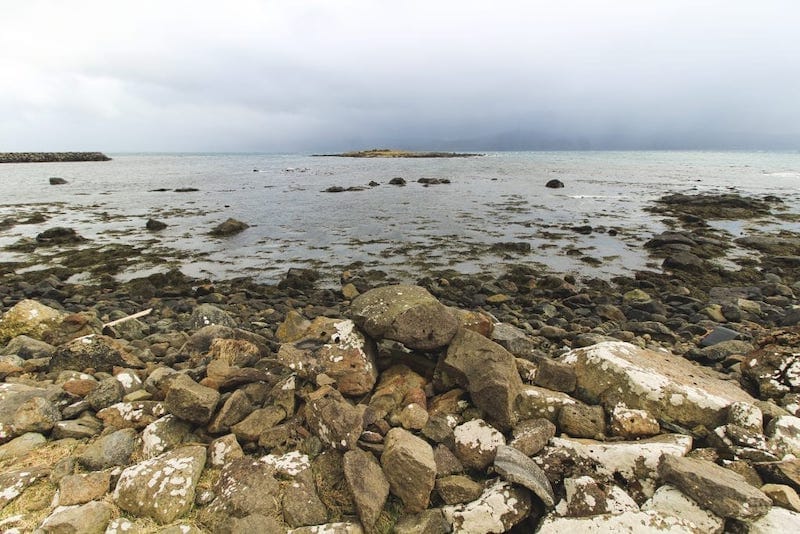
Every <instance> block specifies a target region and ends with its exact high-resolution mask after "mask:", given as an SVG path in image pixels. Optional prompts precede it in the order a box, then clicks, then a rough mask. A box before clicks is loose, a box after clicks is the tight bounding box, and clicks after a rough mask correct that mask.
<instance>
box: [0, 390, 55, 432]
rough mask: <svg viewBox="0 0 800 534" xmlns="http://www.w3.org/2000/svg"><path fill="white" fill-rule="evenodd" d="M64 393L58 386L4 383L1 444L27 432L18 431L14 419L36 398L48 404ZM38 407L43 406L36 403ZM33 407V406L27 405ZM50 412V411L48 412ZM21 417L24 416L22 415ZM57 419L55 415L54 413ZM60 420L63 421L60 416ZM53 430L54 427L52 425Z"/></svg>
mask: <svg viewBox="0 0 800 534" xmlns="http://www.w3.org/2000/svg"><path fill="white" fill-rule="evenodd" d="M62 393H63V391H62V390H61V388H59V387H58V386H49V387H46V388H45V387H34V386H27V385H25V384H16V383H2V384H0V443H2V442H4V441H6V440H8V439H9V438H13V437H16V436H17V435H19V434H24V433H25V432H24V431H22V432H20V431H18V430H16V429H15V426H14V419H15V418H16V417H17V412H18V411H20V410H21V409H22V410H23V412H25V411H26V410H27V409H23V406H26V405H27V403H28V402H29V401H31V400H32V399H34V398H41V399H43V400H44V401H46V402H48V403H53V402H54V401H56V400H57V399H58V398H59V397H60V395H61V394H62ZM35 402H36V405H40V406H41V404H40V403H39V402H38V401H35ZM27 406H29V407H31V405H27ZM47 411H48V412H49V410H47ZM23 412H21V413H20V415H22V413H23ZM52 416H53V417H55V413H52ZM58 419H61V416H60V414H59V416H58ZM50 427H51V428H52V425H50Z"/></svg>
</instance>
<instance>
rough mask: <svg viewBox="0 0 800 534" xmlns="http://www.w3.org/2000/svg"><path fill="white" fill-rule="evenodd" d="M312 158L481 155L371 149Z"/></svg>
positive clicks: (460, 156)
mask: <svg viewBox="0 0 800 534" xmlns="http://www.w3.org/2000/svg"><path fill="white" fill-rule="evenodd" d="M314 156H332V157H339V158H471V157H475V156H483V154H465V153H458V152H415V151H412V150H395V149H392V148H371V149H369V150H355V151H352V152H342V153H341V154H314Z"/></svg>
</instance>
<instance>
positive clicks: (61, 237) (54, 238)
mask: <svg viewBox="0 0 800 534" xmlns="http://www.w3.org/2000/svg"><path fill="white" fill-rule="evenodd" d="M83 241H86V238H85V237H81V236H80V235H78V232H76V231H75V230H73V229H72V228H64V227H62V226H54V227H53V228H48V229H47V230H45V231H44V232H42V233H40V234H37V235H36V244H37V245H40V246H52V245H71V244H74V243H81V242H83Z"/></svg>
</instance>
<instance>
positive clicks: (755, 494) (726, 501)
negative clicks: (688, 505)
mask: <svg viewBox="0 0 800 534" xmlns="http://www.w3.org/2000/svg"><path fill="white" fill-rule="evenodd" d="M658 471H659V474H660V475H661V478H662V479H663V480H664V481H665V482H667V483H669V484H672V485H673V486H675V487H677V488H678V489H679V490H681V491H682V492H683V493H685V494H686V495H688V496H689V497H691V498H692V499H693V500H695V501H696V502H697V503H698V504H700V506H702V507H704V508H707V509H709V510H711V511H712V512H714V513H715V514H717V515H718V516H720V517H725V518H728V517H732V518H736V519H743V520H754V519H757V518H759V517H761V516H763V515H764V514H766V513H767V511H769V508H770V507H771V506H772V501H771V500H770V498H769V497H767V496H766V495H765V494H764V493H763V492H762V491H760V490H758V489H756V488H754V487H753V486H751V485H750V484H748V483H747V481H746V480H745V479H744V478H743V477H742V476H741V475H738V474H736V473H734V472H733V471H730V470H728V469H725V468H724V467H720V466H718V465H716V464H714V463H712V462H708V461H705V460H696V459H692V458H679V457H676V456H671V455H665V456H664V457H663V458H662V460H661V463H660V465H659V469H658Z"/></svg>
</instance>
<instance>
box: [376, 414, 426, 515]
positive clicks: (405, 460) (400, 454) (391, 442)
mask: <svg viewBox="0 0 800 534" xmlns="http://www.w3.org/2000/svg"><path fill="white" fill-rule="evenodd" d="M381 466H382V467H383V472H384V474H385V475H386V479H387V480H388V481H389V488H390V491H391V493H392V494H393V495H395V496H397V497H398V498H399V499H400V500H401V501H403V504H404V505H405V509H406V511H407V512H408V513H416V512H421V511H422V510H424V509H425V508H427V507H428V503H429V500H430V495H431V491H432V490H433V486H434V482H435V479H436V462H435V461H434V458H433V449H432V448H431V446H430V445H428V443H427V442H426V441H424V440H422V439H420V438H418V437H416V436H414V435H413V434H411V433H410V432H408V431H407V430H403V429H401V428H393V429H392V430H390V431H389V432H388V433H387V434H386V439H385V448H384V451H383V454H382V455H381Z"/></svg>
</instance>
